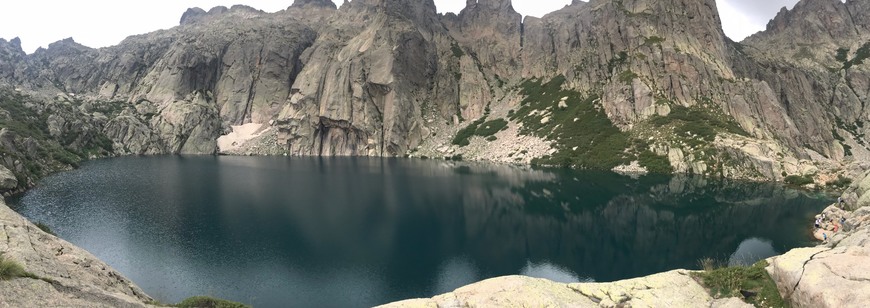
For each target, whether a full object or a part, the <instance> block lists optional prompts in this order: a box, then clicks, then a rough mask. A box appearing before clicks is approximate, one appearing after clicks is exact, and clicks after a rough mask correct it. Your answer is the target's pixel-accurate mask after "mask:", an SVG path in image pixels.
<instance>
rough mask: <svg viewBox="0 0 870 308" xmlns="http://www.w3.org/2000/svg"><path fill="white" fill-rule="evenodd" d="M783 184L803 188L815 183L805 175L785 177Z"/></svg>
mask: <svg viewBox="0 0 870 308" xmlns="http://www.w3.org/2000/svg"><path fill="white" fill-rule="evenodd" d="M785 183H786V184H789V185H795V186H804V185H807V184H812V183H815V181H813V178H812V177H810V176H806V175H789V176H787V177H785Z"/></svg>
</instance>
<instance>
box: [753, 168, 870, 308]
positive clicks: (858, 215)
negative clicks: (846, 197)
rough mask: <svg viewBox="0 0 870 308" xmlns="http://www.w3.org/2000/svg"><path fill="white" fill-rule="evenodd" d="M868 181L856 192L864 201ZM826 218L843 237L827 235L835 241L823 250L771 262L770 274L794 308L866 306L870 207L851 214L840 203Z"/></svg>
mask: <svg viewBox="0 0 870 308" xmlns="http://www.w3.org/2000/svg"><path fill="white" fill-rule="evenodd" d="M866 179H870V177H866V178H865V180H864V181H860V182H857V183H856V185H854V186H853V187H852V189H853V190H857V191H858V192H860V195H862V197H863V196H866V195H870V192H867V190H866V185H867V184H866V183H867V182H866ZM862 186H865V187H864V189H862V188H861V187H862ZM849 202H850V201H846V203H847V204H846V206H844V207H848V203H849ZM823 213H824V215H825V217H826V220H827V219H830V221H831V223H827V222H825V223H824V224H823V228H824V227H827V226H824V225H828V224H837V232H833V231H825V233H826V234H828V235H829V236H828V237H829V240H828V241H826V242H825V243H824V244H823V245H820V246H818V247H812V248H800V249H793V250H791V251H789V252H788V253H786V254H784V255H782V256H778V257H774V258H771V260H770V262H769V263H770V266H769V267H768V272H770V274H771V277H772V278H773V279H774V280H775V281H776V284H777V287H778V288H779V290H780V293H781V294H782V295H783V298H786V299H787V300H789V301H790V302H791V303H792V305H793V306H794V307H863V306H864V305H865V303H867V302H870V207H866V206H864V207H860V208H858V209H857V210H855V211H845V210H842V209H840V207H839V205H836V204H835V205H832V206H830V207H828V208H827V209H825V211H824V212H823ZM841 218H843V219H845V220H844V222H843V223H842V224H840V223H839V222H840V221H841V220H840V219H841ZM828 229H831V228H830V227H828Z"/></svg>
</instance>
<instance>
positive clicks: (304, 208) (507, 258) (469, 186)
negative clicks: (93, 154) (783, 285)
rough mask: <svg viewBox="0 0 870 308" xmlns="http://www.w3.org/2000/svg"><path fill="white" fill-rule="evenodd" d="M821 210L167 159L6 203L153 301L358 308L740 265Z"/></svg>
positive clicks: (311, 166) (337, 163) (765, 187)
mask: <svg viewBox="0 0 870 308" xmlns="http://www.w3.org/2000/svg"><path fill="white" fill-rule="evenodd" d="M829 201H830V200H826V199H824V198H820V197H816V196H809V195H806V194H804V193H801V192H798V191H795V190H791V189H788V188H784V187H781V186H778V185H773V184H761V183H745V182H737V181H727V180H711V179H704V178H699V177H688V176H676V177H665V176H644V177H641V178H639V179H637V180H634V179H631V178H628V177H624V176H620V175H616V174H612V173H601V172H579V171H572V170H561V169H556V170H550V169H535V170H533V169H528V168H519V167H512V166H504V165H491V164H478V163H454V162H443V161H421V160H407V159H380V158H371V159H370V158H322V159H321V158H284V157H257V158H252V157H223V156H222V157H176V156H167V157H130V158H117V159H108V160H99V161H92V162H88V163H86V164H85V165H84V166H83V167H82V168H81V169H79V170H75V171H71V172H66V173H62V174H58V175H56V176H53V177H51V178H49V179H46V180H45V181H43V183H41V184H40V186H39V187H37V188H35V189H33V190H31V191H30V192H28V193H27V194H26V195H24V196H23V197H22V198H21V199H20V200H10V203H11V204H12V205H13V208H15V209H16V210H18V211H19V212H21V213H23V214H24V215H25V216H27V217H29V218H30V219H31V220H33V221H42V222H45V223H47V224H48V225H50V226H51V227H52V228H53V229H54V230H55V231H56V233H58V234H59V235H60V236H61V237H63V238H65V239H67V240H69V241H71V242H72V243H74V244H76V245H79V246H81V247H83V248H85V249H87V250H89V251H91V252H92V253H94V254H95V255H96V256H97V257H99V258H101V259H102V260H104V261H106V262H107V263H109V264H110V265H112V266H113V267H115V268H116V269H117V270H118V271H120V272H121V273H123V274H124V275H126V276H127V277H129V278H131V279H132V280H133V281H134V282H136V283H137V284H138V285H140V286H141V287H142V288H143V289H144V290H145V291H146V292H148V293H149V294H150V295H152V296H155V297H156V298H158V299H160V300H161V301H164V302H177V301H179V300H180V299H183V298H185V297H188V296H192V295H198V294H210V295H215V296H219V297H224V298H228V299H232V300H237V301H242V302H246V303H250V304H254V305H255V306H257V307H272V306H283V305H286V304H288V303H293V304H294V305H299V306H312V305H317V306H370V305H376V304H382V303H386V302H390V301H394V300H400V299H405V298H416V297H430V296H433V295H436V294H439V293H443V292H448V291H451V290H453V289H455V288H457V287H460V286H462V285H465V284H468V283H472V282H475V281H478V280H482V279H486V278H490V277H495V276H501V275H513V274H524V275H531V276H538V277H544V278H549V279H553V280H557V281H563V282H574V281H588V280H594V281H613V280H619V279H624V278H632V277H638V276H643V275H647V274H652V273H656V272H661V271H666V270H670V269H675V268H697V264H698V260H699V259H702V258H707V257H712V258H716V259H720V260H729V259H732V260H737V261H738V262H740V263H745V262H750V263H751V262H752V261H753V259H752V257H751V256H752V255H753V254H757V255H758V257H764V256H766V254H767V253H759V252H768V251H775V252H782V251H786V250H788V249H790V248H793V247H798V246H804V245H808V244H810V242H809V240H810V238H809V235H808V230H807V228H806V227H807V222H808V221H810V220H811V217H812V215H814V214H815V213H817V212H818V211H819V210H820V209H822V208H823V207H824V205H825V204H826V203H828V202H829ZM759 242H760V243H762V244H763V245H758V244H759ZM765 245H767V246H765ZM758 247H762V248H764V247H769V248H770V249H769V250H765V249H761V250H759V249H758ZM743 250H745V252H746V253H743V252H741V251H743ZM735 256H736V257H735ZM747 256H749V257H747Z"/></svg>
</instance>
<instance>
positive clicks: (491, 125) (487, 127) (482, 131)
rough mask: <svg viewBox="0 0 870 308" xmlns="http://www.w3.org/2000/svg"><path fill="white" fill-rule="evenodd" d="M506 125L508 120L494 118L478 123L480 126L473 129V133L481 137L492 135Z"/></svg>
mask: <svg viewBox="0 0 870 308" xmlns="http://www.w3.org/2000/svg"><path fill="white" fill-rule="evenodd" d="M507 125H508V122H507V121H505V120H504V119H495V120H492V121H489V122H485V123H483V124H480V126H478V127H477V130H475V132H474V134H475V135H478V136H481V137H487V136H492V135H495V133H497V132H499V131H501V130H503V129H505V128H507Z"/></svg>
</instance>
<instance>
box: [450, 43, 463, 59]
mask: <svg viewBox="0 0 870 308" xmlns="http://www.w3.org/2000/svg"><path fill="white" fill-rule="evenodd" d="M450 51H452V52H453V56H454V57H457V58H462V56H464V55H465V51H462V47H459V44H456V42H453V43H451V44H450Z"/></svg>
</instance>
